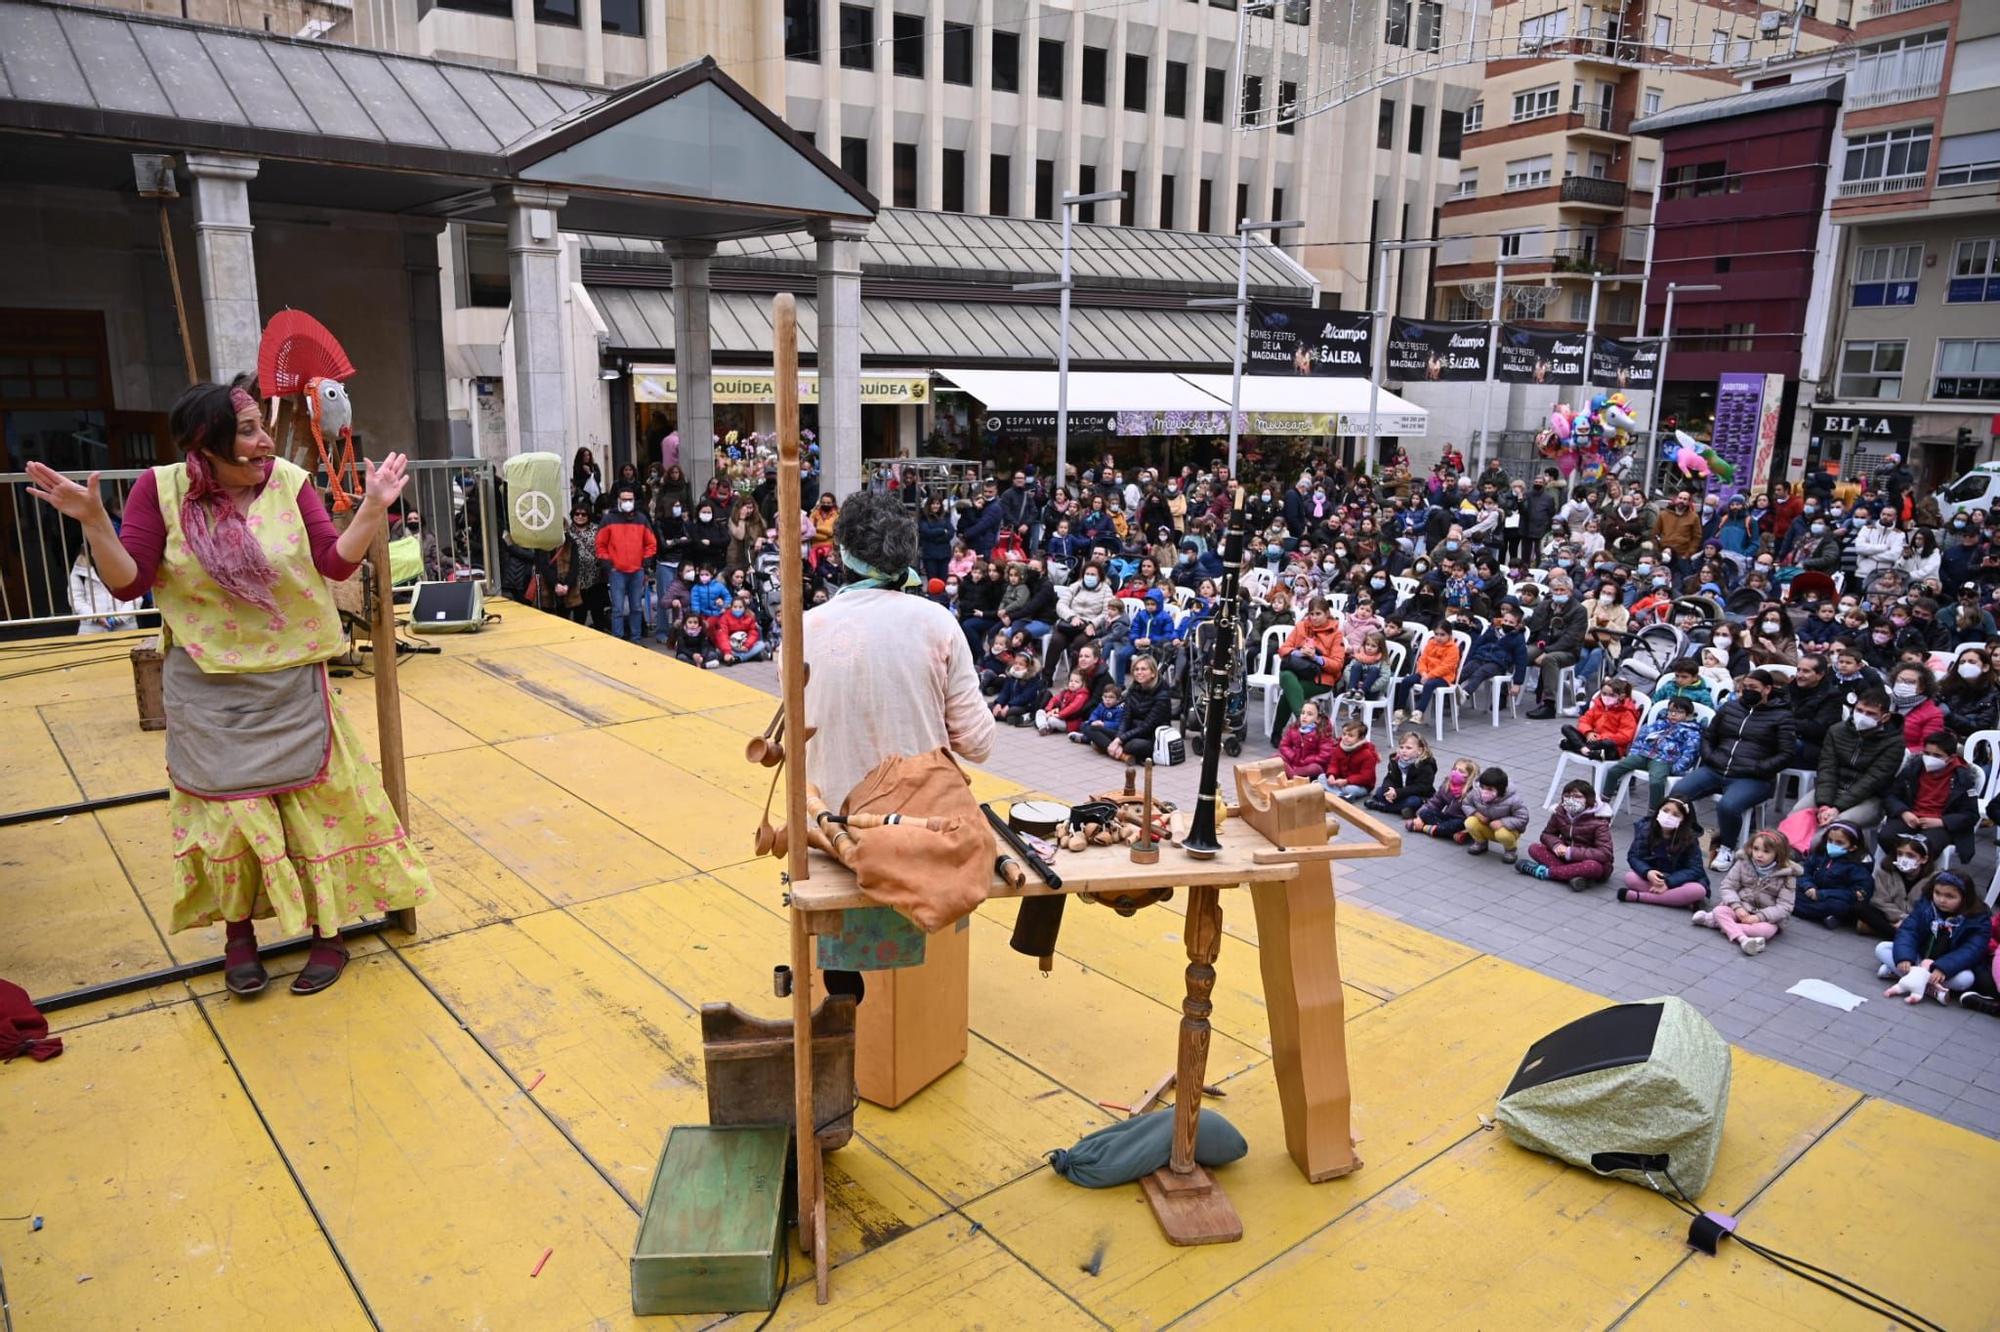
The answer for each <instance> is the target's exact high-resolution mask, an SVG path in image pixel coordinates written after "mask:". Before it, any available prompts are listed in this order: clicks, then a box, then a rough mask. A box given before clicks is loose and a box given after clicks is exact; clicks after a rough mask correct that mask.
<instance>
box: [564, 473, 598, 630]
mask: <svg viewBox="0 0 2000 1332" xmlns="http://www.w3.org/2000/svg"><path fill="white" fill-rule="evenodd" d="M564 552H567V556H566V557H565V555H564ZM565 564H567V566H568V567H567V568H565V567H564V565H565ZM556 582H557V586H556V595H557V596H558V597H559V598H560V599H561V600H562V602H563V604H564V608H565V610H566V611H567V613H568V615H569V618H570V619H572V620H574V621H575V622H576V623H578V624H588V625H590V626H591V627H592V628H594V629H597V630H599V631H600V632H602V631H606V630H609V629H610V628H611V586H610V580H609V578H608V577H607V576H606V565H605V563H604V561H602V560H600V559H598V558H597V524H596V523H595V522H593V521H592V520H591V516H590V505H589V504H587V503H578V504H576V505H573V506H572V507H571V510H570V515H569V530H568V531H567V532H565V533H563V544H562V546H561V547H560V548H559V549H558V551H557V557H556Z"/></svg>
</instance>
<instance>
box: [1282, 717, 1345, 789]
mask: <svg viewBox="0 0 2000 1332" xmlns="http://www.w3.org/2000/svg"><path fill="white" fill-rule="evenodd" d="M1334 749H1335V745H1334V739H1333V732H1332V731H1331V730H1329V729H1328V728H1327V725H1326V722H1325V721H1324V719H1322V718H1321V717H1320V715H1319V704H1317V703H1312V702H1307V703H1301V704H1300V705H1299V715H1298V716H1297V717H1295V718H1293V719H1292V724H1291V725H1289V726H1287V727H1286V728H1285V733H1284V735H1282V736H1280V737H1279V739H1278V757H1279V758H1281V759H1283V760H1284V761H1285V776H1287V777H1313V778H1319V777H1323V776H1325V775H1326V765H1327V763H1328V762H1329V761H1330V760H1331V759H1332V758H1333V751H1334Z"/></svg>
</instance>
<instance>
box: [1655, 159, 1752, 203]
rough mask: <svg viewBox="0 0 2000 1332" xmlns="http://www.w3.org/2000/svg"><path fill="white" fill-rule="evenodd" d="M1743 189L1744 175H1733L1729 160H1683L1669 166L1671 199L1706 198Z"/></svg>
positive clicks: (1668, 177) (1668, 187) (1668, 191)
mask: <svg viewBox="0 0 2000 1332" xmlns="http://www.w3.org/2000/svg"><path fill="white" fill-rule="evenodd" d="M1742 189H1743V177H1741V176H1734V175H1731V174H1730V172H1729V164H1728V163H1727V162H1682V163H1679V164H1678V165H1675V166H1670V167H1668V168H1667V189H1666V197H1667V198H1669V199H1706V198H1708V197H1709V196H1711V195H1716V194H1736V193H1739V192H1740V191H1741V190H1742Z"/></svg>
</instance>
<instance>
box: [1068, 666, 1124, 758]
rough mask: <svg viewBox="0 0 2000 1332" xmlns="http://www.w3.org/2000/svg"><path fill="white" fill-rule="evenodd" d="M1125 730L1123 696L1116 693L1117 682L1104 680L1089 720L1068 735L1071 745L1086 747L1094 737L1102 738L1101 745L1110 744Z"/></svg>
mask: <svg viewBox="0 0 2000 1332" xmlns="http://www.w3.org/2000/svg"><path fill="white" fill-rule="evenodd" d="M1124 729H1125V696H1124V695H1123V694H1121V693H1120V692H1119V691H1118V682H1117V681H1115V680H1106V681H1105V682H1104V689H1103V690H1102V692H1100V693H1099V695H1098V702H1097V706H1096V707H1094V708H1092V709H1091V710H1090V718H1089V720H1088V721H1086V722H1084V724H1083V726H1082V727H1081V728H1080V729H1078V730H1074V731H1071V732H1070V733H1069V738H1070V741H1071V743H1073V744H1079V745H1087V744H1090V743H1091V742H1092V739H1093V738H1094V737H1102V743H1103V744H1105V745H1108V744H1110V743H1111V742H1112V741H1113V740H1116V739H1117V738H1118V733H1119V732H1120V731H1122V730H1124Z"/></svg>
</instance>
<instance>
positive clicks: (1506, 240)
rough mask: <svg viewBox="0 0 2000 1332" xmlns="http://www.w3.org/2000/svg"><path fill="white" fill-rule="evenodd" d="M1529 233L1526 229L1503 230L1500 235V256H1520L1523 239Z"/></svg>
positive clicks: (1512, 257) (1509, 257) (1516, 257)
mask: <svg viewBox="0 0 2000 1332" xmlns="http://www.w3.org/2000/svg"><path fill="white" fill-rule="evenodd" d="M1527 234H1528V233H1527V232H1525V231H1508V232H1503V233H1502V234H1501V236H1500V257H1501V258H1502V259H1518V258H1520V257H1521V240H1522V238H1523V237H1524V236H1526V235H1527Z"/></svg>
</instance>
